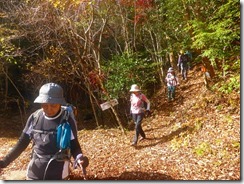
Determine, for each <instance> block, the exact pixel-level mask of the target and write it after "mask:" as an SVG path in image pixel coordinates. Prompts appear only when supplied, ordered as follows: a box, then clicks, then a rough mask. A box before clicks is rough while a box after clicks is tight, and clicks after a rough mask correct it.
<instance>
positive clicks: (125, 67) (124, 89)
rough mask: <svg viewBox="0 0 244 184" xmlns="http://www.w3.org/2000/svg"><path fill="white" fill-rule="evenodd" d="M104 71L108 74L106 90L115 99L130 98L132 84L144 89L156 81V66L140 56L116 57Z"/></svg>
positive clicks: (126, 54)
mask: <svg viewBox="0 0 244 184" xmlns="http://www.w3.org/2000/svg"><path fill="white" fill-rule="evenodd" d="M103 70H104V71H105V73H106V74H107V81H106V84H105V88H106V89H107V90H108V92H109V94H110V95H111V96H112V97H114V98H123V97H126V96H128V91H129V88H130V86H131V85H132V84H138V85H139V86H140V87H141V88H142V89H145V88H144V87H145V86H147V85H148V84H151V83H154V82H155V81H156V78H155V76H157V74H156V73H155V64H154V63H153V62H152V61H151V60H149V59H148V58H147V57H145V56H143V55H139V54H128V53H124V54H122V55H115V56H114V57H113V58H112V60H111V61H107V62H106V63H105V64H104V66H103Z"/></svg>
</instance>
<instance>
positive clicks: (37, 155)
mask: <svg viewBox="0 0 244 184" xmlns="http://www.w3.org/2000/svg"><path fill="white" fill-rule="evenodd" d="M34 103H39V104H41V107H42V108H41V109H39V110H37V111H36V112H34V113H32V114H31V115H30V116H29V118H28V120H27V123H26V125H25V128H24V130H23V132H22V134H21V136H20V138H19V140H18V142H17V144H16V145H15V146H14V147H13V149H12V150H11V151H10V152H9V153H8V154H7V155H6V156H5V157H4V158H3V159H2V160H0V168H4V167H7V166H8V165H9V164H10V163H11V162H13V161H14V160H15V159H16V158H18V157H19V155H20V154H21V153H22V152H23V151H24V150H25V149H26V148H27V146H28V145H29V143H30V142H31V140H32V142H33V148H32V157H31V161H30V162H29V165H28V168H27V179H28V180H62V179H67V178H68V177H69V166H70V158H71V156H72V157H73V158H74V160H75V162H74V167H77V166H80V167H81V169H83V171H84V173H85V167H86V166H87V165H88V159H87V157H85V156H83V154H82V151H81V147H80V144H79V142H78V138H77V125H76V122H75V119H74V116H73V115H69V113H70V111H69V110H67V109H66V108H65V106H62V105H65V104H66V101H65V99H64V97H63V89H62V88H61V87H60V86H59V85H58V84H55V83H47V84H44V85H43V86H42V87H41V88H40V91H39V96H38V97H37V98H36V99H35V101H34ZM64 122H67V123H66V124H64ZM62 125H67V127H62V128H63V130H64V131H66V132H67V133H66V134H59V132H60V131H58V130H59V129H57V127H60V126H62ZM60 136H61V138H60V139H58V137H60ZM62 136H65V138H66V143H68V144H67V145H69V146H67V147H66V148H65V149H63V147H62V148H61V146H64V143H65V142H64V141H61V140H62V139H63V140H64V137H62ZM58 143H59V144H58ZM85 177H86V176H85Z"/></svg>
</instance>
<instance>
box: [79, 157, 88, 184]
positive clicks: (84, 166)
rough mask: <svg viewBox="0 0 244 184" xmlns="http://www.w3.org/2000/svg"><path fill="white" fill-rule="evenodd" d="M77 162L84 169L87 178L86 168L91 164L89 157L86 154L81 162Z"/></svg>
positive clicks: (85, 178) (84, 175)
mask: <svg viewBox="0 0 244 184" xmlns="http://www.w3.org/2000/svg"><path fill="white" fill-rule="evenodd" d="M77 164H78V165H79V166H80V168H81V170H82V173H83V177H84V180H87V176H86V168H87V166H88V165H89V159H88V158H87V157H86V156H84V157H83V159H82V161H81V162H78V163H77Z"/></svg>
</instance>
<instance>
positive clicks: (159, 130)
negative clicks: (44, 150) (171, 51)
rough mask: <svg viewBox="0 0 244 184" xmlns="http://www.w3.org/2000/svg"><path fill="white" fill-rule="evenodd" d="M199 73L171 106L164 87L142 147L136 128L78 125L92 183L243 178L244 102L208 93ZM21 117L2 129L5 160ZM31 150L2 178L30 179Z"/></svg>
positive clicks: (146, 126)
mask: <svg viewBox="0 0 244 184" xmlns="http://www.w3.org/2000/svg"><path fill="white" fill-rule="evenodd" d="M197 70H198V68H197V67H196V68H195V69H194V70H192V71H191V72H190V75H189V81H187V82H184V81H182V83H181V84H180V86H179V87H178V89H177V94H176V100H175V101H174V102H170V103H168V102H167V98H166V94H165V90H164V88H161V89H160V90H159V91H158V92H157V93H156V94H155V95H154V96H153V98H152V99H151V101H152V104H153V107H152V115H151V116H150V117H148V118H146V119H145V120H144V122H143V129H144V130H145V133H146V136H147V139H146V140H144V141H142V142H139V144H138V145H137V147H133V146H131V141H132V138H133V135H134V129H133V128H132V129H127V131H126V134H123V133H122V131H121V130H120V129H117V128H107V129H96V130H89V129H84V128H82V127H84V124H82V122H78V126H79V141H80V144H81V146H82V149H83V152H84V154H85V155H87V156H88V157H89V159H90V165H89V166H88V168H87V175H88V179H89V180H240V179H241V173H240V107H239V103H240V98H239V97H238V95H237V94H233V95H230V96H222V97H221V96H219V95H218V94H216V93H214V92H211V91H209V90H207V89H206V87H205V86H204V85H203V84H204V78H203V76H202V72H200V71H197ZM17 118H18V117H12V118H11V119H9V121H7V122H6V125H7V126H4V127H5V128H4V129H1V131H0V133H1V135H2V138H0V143H1V145H2V149H1V151H0V157H2V156H4V155H5V153H6V152H7V151H9V149H11V147H12V146H13V145H14V144H15V142H16V141H17V138H18V135H19V134H20V131H21V127H16V125H15V124H16V121H17ZM1 119H2V118H1ZM131 123H132V122H131ZM30 151H31V150H30V148H28V149H27V150H26V151H25V152H24V153H22V155H21V156H20V157H19V159H17V160H16V161H15V162H14V163H12V164H10V165H9V167H8V168H5V169H3V170H2V173H1V176H0V179H4V180H13V179H21V180H22V179H25V172H26V167H27V164H28V162H29V159H30V158H29V156H30ZM70 179H71V180H83V175H82V172H81V170H79V169H77V170H72V175H71V178H70Z"/></svg>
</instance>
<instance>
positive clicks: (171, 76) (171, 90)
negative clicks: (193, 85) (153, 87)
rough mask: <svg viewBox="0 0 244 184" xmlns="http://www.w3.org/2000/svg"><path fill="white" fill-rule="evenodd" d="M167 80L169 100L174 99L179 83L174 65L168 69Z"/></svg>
mask: <svg viewBox="0 0 244 184" xmlns="http://www.w3.org/2000/svg"><path fill="white" fill-rule="evenodd" d="M165 82H166V83H167V88H168V94H167V97H168V102H170V101H174V99H175V92H176V86H177V85H179V80H178V77H177V76H176V74H175V72H174V69H173V68H172V67H170V68H169V69H168V72H167V75H166V77H165Z"/></svg>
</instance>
